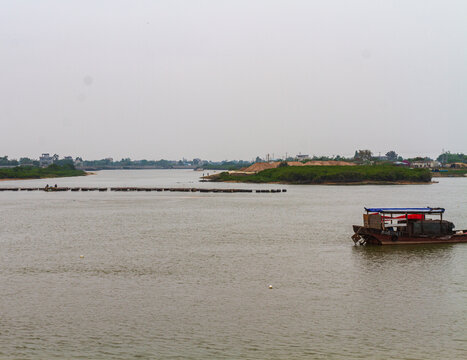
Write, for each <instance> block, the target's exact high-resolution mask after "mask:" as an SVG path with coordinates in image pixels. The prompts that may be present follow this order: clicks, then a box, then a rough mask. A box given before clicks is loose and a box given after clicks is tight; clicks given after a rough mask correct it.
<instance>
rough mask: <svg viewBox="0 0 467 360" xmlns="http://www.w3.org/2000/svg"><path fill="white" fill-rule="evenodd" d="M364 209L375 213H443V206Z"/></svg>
mask: <svg viewBox="0 0 467 360" xmlns="http://www.w3.org/2000/svg"><path fill="white" fill-rule="evenodd" d="M365 210H366V211H369V212H376V213H393V214H394V213H402V214H413V213H416V214H420V213H425V214H442V213H444V209H443V208H431V207H425V208H365Z"/></svg>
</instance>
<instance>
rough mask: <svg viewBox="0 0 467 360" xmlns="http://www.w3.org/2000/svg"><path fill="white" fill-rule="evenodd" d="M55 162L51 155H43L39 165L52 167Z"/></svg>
mask: <svg viewBox="0 0 467 360" xmlns="http://www.w3.org/2000/svg"><path fill="white" fill-rule="evenodd" d="M53 162H54V159H53V157H52V156H50V154H49V153H44V154H42V156H40V157H39V165H40V166H41V167H46V166H49V165H52V164H53Z"/></svg>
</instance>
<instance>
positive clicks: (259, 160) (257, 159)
mask: <svg viewBox="0 0 467 360" xmlns="http://www.w3.org/2000/svg"><path fill="white" fill-rule="evenodd" d="M262 161H263V159H261V158H260V157H259V156H257V157H256V159H255V162H262Z"/></svg>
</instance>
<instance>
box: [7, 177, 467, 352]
mask: <svg viewBox="0 0 467 360" xmlns="http://www.w3.org/2000/svg"><path fill="white" fill-rule="evenodd" d="M199 175H200V173H198V172H194V171H191V170H190V171H188V170H170V171H165V170H154V171H152V170H144V171H103V172H97V173H96V175H92V176H87V177H79V178H68V179H54V180H50V179H48V180H32V181H21V182H20V181H9V182H0V187H10V186H38V185H40V186H44V185H45V184H46V183H49V184H52V183H58V185H59V186H68V185H70V186H71V185H82V186H119V185H120V186H124V185H127V186H173V187H176V186H180V187H182V186H193V187H194V186H198V187H199V186H205V187H213V186H218V187H248V188H277V187H280V188H287V190H288V192H286V193H280V194H256V193H252V194H250V193H245V194H243V193H233V194H230V193H228V194H224V193H167V192H163V193H159V192H148V193H146V192H143V193H115V192H103V193H101V192H91V193H87V192H86V193H85V192H78V193H72V192H65V193H44V192H0V215H1V216H0V250H1V251H0V289H1V291H0V358H1V359H52V358H57V359H63V358H67V359H73V358H76V359H78V358H79V359H85V358H86V359H88V358H89V359H90V358H92V359H131V358H161V359H167V358H174V359H175V358H190V359H204V358H213V359H220V358H225V359H234V358H242V359H386V358H391V359H462V358H466V357H467V276H466V275H467V271H466V269H467V265H466V264H467V244H454V245H431V246H412V247H410V246H405V247H402V246H401V247H394V248H386V247H374V248H370V247H366V248H363V247H354V246H353V242H352V241H351V239H350V236H351V235H352V228H351V225H352V224H360V223H361V222H362V210H363V206H427V205H430V206H443V207H445V208H446V209H447V212H446V218H447V219H449V220H452V221H453V222H454V223H455V224H456V227H457V228H459V229H460V228H467V191H466V190H467V178H465V179H464V178H462V179H441V180H440V182H439V184H434V185H410V186H277V185H244V184H214V185H213V184H206V183H201V184H200V183H198V182H197V181H198V177H199ZM80 255H84V258H80ZM269 284H271V285H272V286H273V288H272V289H269V288H268V285H269Z"/></svg>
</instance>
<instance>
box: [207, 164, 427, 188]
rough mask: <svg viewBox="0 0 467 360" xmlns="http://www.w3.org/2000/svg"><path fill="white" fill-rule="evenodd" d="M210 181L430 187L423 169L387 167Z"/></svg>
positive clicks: (297, 170)
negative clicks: (418, 185)
mask: <svg viewBox="0 0 467 360" xmlns="http://www.w3.org/2000/svg"><path fill="white" fill-rule="evenodd" d="M206 179H207V180H209V181H213V182H245V183H281V184H308V185H408V184H430V183H431V172H430V171H429V170H427V169H407V168H403V167H397V166H390V165H368V166H365V165H360V166H352V167H350V166H284V167H278V168H275V169H267V170H263V171H260V172H258V173H256V174H242V173H238V172H232V173H229V172H222V173H220V174H214V175H211V176H208V177H206Z"/></svg>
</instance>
